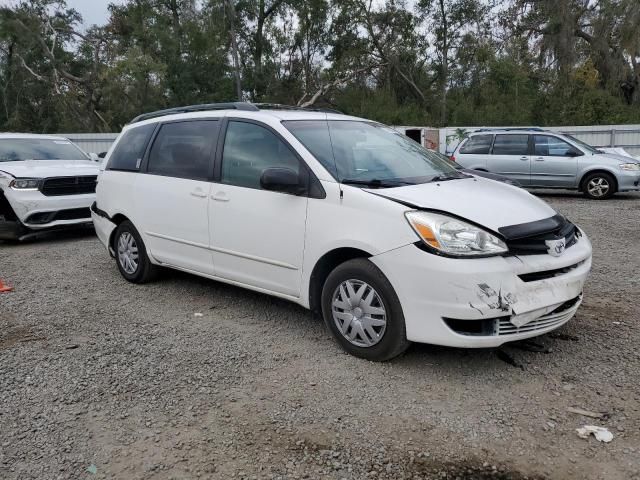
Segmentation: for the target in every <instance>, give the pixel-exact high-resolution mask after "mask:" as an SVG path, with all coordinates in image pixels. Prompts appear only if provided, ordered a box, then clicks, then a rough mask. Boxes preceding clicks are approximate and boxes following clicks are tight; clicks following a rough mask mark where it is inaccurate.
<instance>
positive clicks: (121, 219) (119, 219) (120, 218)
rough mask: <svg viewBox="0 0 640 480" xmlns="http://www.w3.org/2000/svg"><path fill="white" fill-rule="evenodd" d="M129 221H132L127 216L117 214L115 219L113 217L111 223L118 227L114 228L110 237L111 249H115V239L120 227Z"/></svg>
mask: <svg viewBox="0 0 640 480" xmlns="http://www.w3.org/2000/svg"><path fill="white" fill-rule="evenodd" d="M127 220H129V221H131V220H130V219H129V218H128V217H127V216H125V215H123V214H121V213H116V214H115V215H114V216H113V217H111V219H110V221H111V223H113V224H114V225H115V226H116V228H114V229H113V230H112V232H111V234H110V235H109V247H111V248H113V239H114V236H115V234H116V231H117V230H118V227H119V226H120V224H121V223H122V222H125V221H127Z"/></svg>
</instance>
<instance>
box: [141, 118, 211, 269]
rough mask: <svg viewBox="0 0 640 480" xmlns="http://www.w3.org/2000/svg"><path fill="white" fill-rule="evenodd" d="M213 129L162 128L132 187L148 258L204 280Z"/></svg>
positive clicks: (203, 124) (206, 125) (192, 124)
mask: <svg viewBox="0 0 640 480" xmlns="http://www.w3.org/2000/svg"><path fill="white" fill-rule="evenodd" d="M218 125H219V121H217V120H197V121H180V122H170V123H165V124H163V125H162V126H161V127H160V130H159V131H158V134H157V135H156V137H155V139H154V141H153V145H152V146H151V150H150V152H149V156H148V158H147V159H146V160H145V165H143V168H142V172H143V173H141V174H140V175H138V176H137V179H136V182H135V185H134V188H136V199H139V204H138V205H137V213H138V214H137V217H138V219H139V220H138V223H140V225H141V227H142V234H143V235H144V239H145V243H146V244H147V248H148V249H149V251H150V252H151V254H152V255H153V257H154V258H155V259H157V260H158V261H160V262H162V263H166V264H169V265H173V266H176V267H181V268H185V269H188V270H192V271H195V272H200V273H205V274H210V275H212V274H213V264H212V254H211V251H210V250H209V212H208V210H209V196H210V194H211V182H210V181H209V179H210V178H211V176H212V174H213V156H214V155H213V154H214V146H215V144H216V140H217V136H218Z"/></svg>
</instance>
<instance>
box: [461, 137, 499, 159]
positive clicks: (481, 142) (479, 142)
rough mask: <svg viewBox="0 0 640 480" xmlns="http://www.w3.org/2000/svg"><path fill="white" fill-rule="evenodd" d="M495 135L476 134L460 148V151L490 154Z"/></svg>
mask: <svg viewBox="0 0 640 480" xmlns="http://www.w3.org/2000/svg"><path fill="white" fill-rule="evenodd" d="M492 140H493V135H474V136H473V137H471V138H469V140H467V142H466V143H465V144H464V145H463V146H462V147H461V148H460V153H467V154H484V155H486V154H488V153H489V150H490V149H491V141H492Z"/></svg>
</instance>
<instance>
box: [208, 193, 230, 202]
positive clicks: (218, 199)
mask: <svg viewBox="0 0 640 480" xmlns="http://www.w3.org/2000/svg"><path fill="white" fill-rule="evenodd" d="M211 198H212V199H213V200H215V201H216V202H228V201H229V197H227V194H226V193H225V192H218V193H216V194H214V195H211Z"/></svg>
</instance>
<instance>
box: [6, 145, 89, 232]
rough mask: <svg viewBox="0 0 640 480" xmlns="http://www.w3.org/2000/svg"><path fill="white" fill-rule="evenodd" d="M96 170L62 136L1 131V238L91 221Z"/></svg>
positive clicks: (80, 151) (86, 223)
mask: <svg viewBox="0 0 640 480" xmlns="http://www.w3.org/2000/svg"><path fill="white" fill-rule="evenodd" d="M98 171H99V165H98V163H97V162H96V161H95V160H94V159H92V158H91V157H89V156H88V155H87V154H86V153H84V152H83V151H82V150H81V149H80V148H79V147H78V146H76V145H75V144H73V143H72V142H71V141H69V140H68V139H66V138H64V137H56V136H48V135H31V134H16V133H5V134H0V240H17V239H21V238H25V237H27V236H29V235H32V234H34V233H37V232H42V231H46V230H52V229H59V228H68V227H75V226H79V225H91V211H90V209H89V208H90V206H91V204H92V203H93V202H94V201H95V190H96V178H97V175H98Z"/></svg>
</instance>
